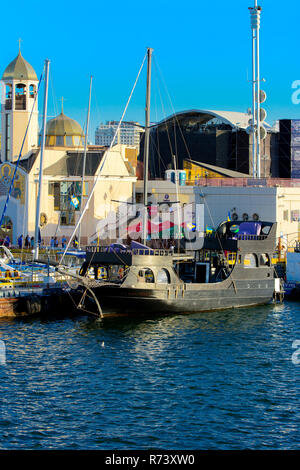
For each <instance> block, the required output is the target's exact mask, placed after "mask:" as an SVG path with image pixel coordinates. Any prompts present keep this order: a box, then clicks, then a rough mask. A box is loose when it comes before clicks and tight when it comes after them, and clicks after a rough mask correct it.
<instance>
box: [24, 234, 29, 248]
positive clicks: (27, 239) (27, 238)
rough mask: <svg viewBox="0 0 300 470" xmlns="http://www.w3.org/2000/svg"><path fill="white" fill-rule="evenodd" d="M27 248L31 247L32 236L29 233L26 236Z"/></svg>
mask: <svg viewBox="0 0 300 470" xmlns="http://www.w3.org/2000/svg"><path fill="white" fill-rule="evenodd" d="M25 248H30V238H29V235H26V238H25Z"/></svg>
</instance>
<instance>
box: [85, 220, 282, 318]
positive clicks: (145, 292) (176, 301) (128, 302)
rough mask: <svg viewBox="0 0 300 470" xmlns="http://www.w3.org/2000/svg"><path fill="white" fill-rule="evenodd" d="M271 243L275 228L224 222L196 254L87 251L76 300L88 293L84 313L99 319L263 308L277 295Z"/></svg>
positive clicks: (278, 288)
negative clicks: (256, 306) (96, 308)
mask: <svg viewBox="0 0 300 470" xmlns="http://www.w3.org/2000/svg"><path fill="white" fill-rule="evenodd" d="M254 232H255V233H254ZM275 240H276V224H272V223H266V222H253V223H251V222H226V223H223V224H222V225H221V226H220V227H219V228H218V230H217V232H216V234H214V235H210V236H206V237H205V238H204V240H203V247H202V249H201V250H197V251H195V252H186V253H178V254H174V253H173V252H172V251H169V250H157V249H152V248H149V247H146V246H139V244H136V243H135V244H134V243H133V244H132V246H131V248H126V247H122V246H118V245H114V246H109V247H87V255H86V261H85V263H84V264H83V266H82V268H81V271H80V275H81V276H83V277H82V278H81V279H82V281H83V282H82V286H81V287H80V288H79V289H80V291H81V292H80V295H81V294H84V292H85V291H89V292H90V293H91V294H92V296H89V295H86V296H84V297H85V301H86V302H87V304H88V303H89V306H87V304H86V308H87V309H91V308H92V304H93V303H94V311H95V307H96V305H97V306H98V309H99V310H100V312H99V313H100V314H101V316H103V317H105V316H110V315H113V314H118V315H120V314H121V315H124V314H136V315H142V314H147V315H149V314H150V315H156V314H158V315H160V314H167V313H191V312H201V311H209V310H220V309H225V308H232V307H246V306H253V305H260V304H266V303H269V302H270V301H272V299H273V298H274V295H275V294H276V293H277V294H279V293H280V292H281V286H280V280H279V279H276V278H275V271H274V266H272V255H273V252H274V248H275ZM77 295H78V292H77Z"/></svg>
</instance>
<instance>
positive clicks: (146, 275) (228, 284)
mask: <svg viewBox="0 0 300 470" xmlns="http://www.w3.org/2000/svg"><path fill="white" fill-rule="evenodd" d="M151 56H152V49H151V48H148V50H147V57H148V67H147V94H146V119H145V121H146V125H145V146H144V201H143V202H144V216H143V243H138V242H136V241H132V242H131V244H130V246H126V245H123V244H112V245H110V246H101V247H97V246H87V247H86V259H85V262H84V263H83V265H82V267H81V270H80V273H79V274H80V275H79V276H77V277H76V276H75V277H76V280H77V284H78V287H77V289H76V290H74V291H72V292H71V295H73V296H74V297H76V296H77V298H80V299H83V298H85V301H86V303H87V306H86V307H87V308H88V309H92V308H93V306H94V308H96V310H98V312H99V316H100V317H102V318H105V317H109V316H112V315H126V314H134V315H143V314H147V315H157V314H159V315H160V314H170V313H192V312H202V311H210V310H219V309H225V308H233V307H247V306H254V305H260V304H266V303H269V302H270V301H272V299H273V298H274V296H275V295H276V294H278V293H279V292H281V285H280V279H277V278H276V277H275V271H274V267H273V265H272V255H273V252H274V250H275V244H276V223H271V222H263V221H259V222H244V221H234V222H233V221H230V220H228V221H225V222H223V223H222V224H220V225H219V227H218V228H217V229H216V231H215V232H213V233H206V234H204V236H203V240H202V247H201V249H197V250H190V251H184V252H179V253H175V252H174V250H167V249H154V248H151V247H150V246H147V239H148V232H147V230H148V227H149V223H148V222H149V221H148V211H147V208H148V200H147V195H148V158H149V132H150V87H151ZM88 292H89V293H90V294H92V295H90V296H89V295H85V294H87V293H88ZM81 303H82V301H81Z"/></svg>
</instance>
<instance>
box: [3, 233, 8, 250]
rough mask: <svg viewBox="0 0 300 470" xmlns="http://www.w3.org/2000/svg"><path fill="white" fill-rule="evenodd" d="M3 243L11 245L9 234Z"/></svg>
mask: <svg viewBox="0 0 300 470" xmlns="http://www.w3.org/2000/svg"><path fill="white" fill-rule="evenodd" d="M3 244H4V246H7V247H9V245H10V238H9V236H8V235H6V237H5V238H4V243H3Z"/></svg>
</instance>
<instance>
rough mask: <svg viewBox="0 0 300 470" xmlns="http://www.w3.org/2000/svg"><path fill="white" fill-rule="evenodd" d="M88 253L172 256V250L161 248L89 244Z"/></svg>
mask: <svg viewBox="0 0 300 470" xmlns="http://www.w3.org/2000/svg"><path fill="white" fill-rule="evenodd" d="M86 252H87V253H112V254H114V253H115V254H117V255H138V256H149V255H151V256H172V255H173V251H172V250H166V249H160V248H155V249H154V248H128V249H121V248H113V247H111V246H87V247H86Z"/></svg>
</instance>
